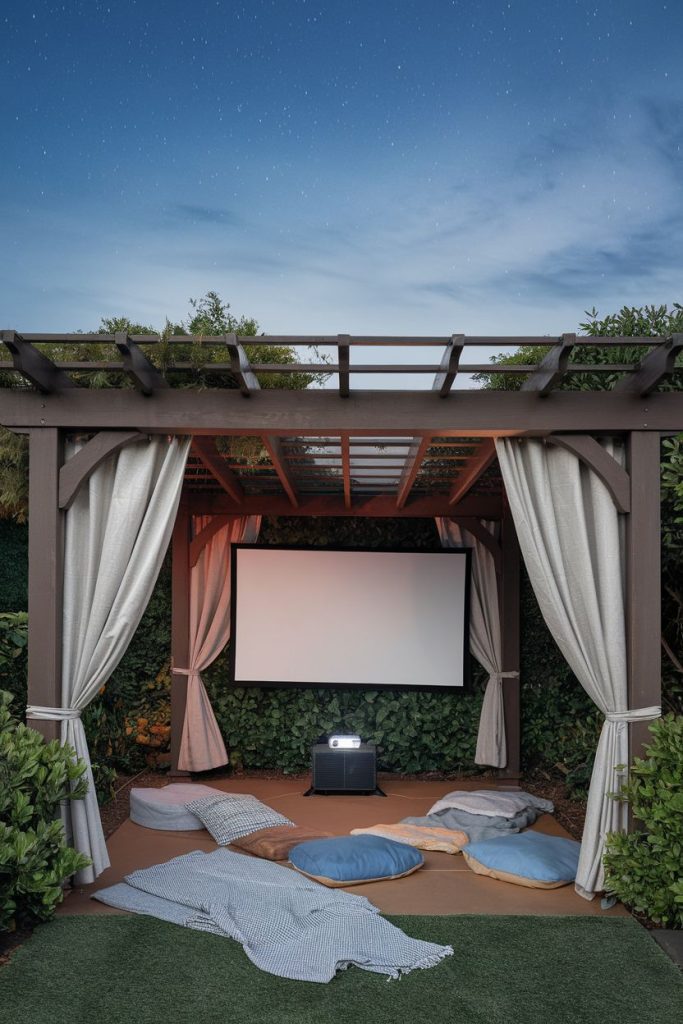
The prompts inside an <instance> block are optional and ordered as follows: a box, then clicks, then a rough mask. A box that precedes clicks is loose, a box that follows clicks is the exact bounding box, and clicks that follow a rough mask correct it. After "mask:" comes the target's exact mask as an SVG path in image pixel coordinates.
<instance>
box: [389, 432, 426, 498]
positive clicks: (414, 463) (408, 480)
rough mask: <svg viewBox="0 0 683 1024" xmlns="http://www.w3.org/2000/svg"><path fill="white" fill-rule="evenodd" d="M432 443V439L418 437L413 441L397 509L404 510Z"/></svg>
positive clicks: (400, 486) (399, 487) (404, 470)
mask: <svg viewBox="0 0 683 1024" xmlns="http://www.w3.org/2000/svg"><path fill="white" fill-rule="evenodd" d="M431 441H432V439H431V437H422V438H419V437H417V438H415V440H414V441H412V443H411V445H410V448H409V450H408V454H407V455H406V460H405V464H404V467H403V473H402V474H401V479H400V481H399V485H398V493H397V495H396V508H403V506H404V505H405V503H406V501H407V500H408V495H409V494H410V491H411V488H412V486H413V484H414V483H415V479H416V477H417V474H418V473H419V472H420V466H421V465H422V461H423V459H424V457H425V455H426V454H427V449H428V448H429V446H430V444H431Z"/></svg>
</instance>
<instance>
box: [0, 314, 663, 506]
mask: <svg viewBox="0 0 683 1024" xmlns="http://www.w3.org/2000/svg"><path fill="white" fill-rule="evenodd" d="M0 340H1V342H2V345H3V346H4V352H5V354H6V355H7V356H8V358H6V359H2V358H1V357H2V355H3V351H2V348H0V379H1V380H2V381H3V382H4V383H5V384H6V385H7V390H5V391H3V390H2V389H0V422H8V421H7V420H5V419H3V415H2V407H3V394H4V395H7V394H9V393H11V392H12V391H15V392H16V390H17V389H20V390H21V389H23V390H25V391H27V392H28V391H30V392H34V391H37V392H39V393H40V394H42V395H45V396H48V401H49V405H50V408H56V406H55V401H54V400H55V399H57V398H58V399H59V402H60V407H61V409H62V410H64V409H66V410H68V409H69V407H70V405H73V406H74V408H75V407H76V405H78V404H79V400H78V398H77V394H78V393H79V392H81V393H82V392H83V390H88V389H90V388H91V387H97V386H99V387H101V388H102V402H103V403H107V402H111V401H113V400H112V399H110V398H108V397H107V396H108V395H111V393H112V392H121V391H126V390H128V391H129V392H130V390H131V389H132V388H135V389H136V390H137V391H138V392H139V393H140V395H141V396H145V397H146V398H148V399H150V400H152V399H154V396H157V395H160V394H161V393H164V392H165V393H166V394H168V390H169V388H173V387H174V386H175V387H176V388H177V390H176V391H175V394H177V395H178V398H179V402H180V396H181V395H182V401H183V403H184V404H187V391H188V390H193V388H195V389H196V390H194V392H193V393H194V394H195V395H196V399H195V402H196V406H195V407H196V408H197V410H198V411H199V410H201V408H202V406H203V404H206V398H205V396H206V393H207V391H208V390H212V389H213V386H216V387H217V388H219V389H232V391H233V397H234V392H235V391H236V390H239V392H240V395H241V397H242V398H243V399H244V400H245V406H244V409H245V411H246V408H247V405H249V404H251V402H253V401H256V400H257V398H256V396H258V395H264V394H266V392H264V391H262V390H261V387H262V385H263V387H264V388H266V389H268V386H269V385H271V386H272V385H273V384H276V386H277V387H278V389H285V390H287V385H288V382H289V381H291V380H292V379H293V375H295V374H296V375H301V374H305V375H307V377H308V379H309V380H310V382H311V387H312V388H313V389H314V390H316V391H319V390H323V391H325V392H327V393H328V394H329V393H332V395H334V394H335V393H336V400H337V401H341V402H345V401H347V400H349V399H353V397H354V395H358V394H362V393H368V392H369V390H370V389H371V387H372V384H373V382H375V381H377V380H381V381H382V383H383V384H386V383H387V382H389V383H391V384H392V390H391V395H392V396H393V397H394V398H395V402H396V403H397V407H399V408H400V405H401V403H405V402H406V401H408V400H409V397H410V396H414V395H415V394H416V393H418V392H427V391H430V390H431V392H432V395H431V396H428V399H427V400H428V401H430V402H434V403H440V402H446V403H453V402H456V403H458V402H459V403H460V405H462V398H461V397H459V396H463V395H464V394H465V393H467V394H468V395H471V394H472V390H473V388H476V382H475V381H473V380H472V377H471V375H472V374H491V373H495V374H496V375H500V376H501V377H503V378H506V377H510V378H513V379H514V380H515V381H517V382H518V387H519V390H520V391H522V392H526V393H528V394H531V395H535V396H536V397H537V399H538V400H542V401H550V402H553V401H556V399H555V398H554V393H555V392H556V391H557V389H558V388H560V387H561V389H562V391H563V393H565V394H566V392H567V390H569V391H571V390H572V389H574V390H577V391H579V390H580V391H581V393H582V394H585V392H586V390H588V391H590V390H591V389H592V390H596V391H597V390H600V394H601V395H602V396H604V398H605V399H606V400H607V401H608V402H609V401H610V396H611V395H619V396H624V397H630V398H633V399H635V400H640V399H646V398H647V396H649V395H652V394H654V393H656V392H658V391H659V390H660V389H661V388H662V387H667V386H669V385H668V384H667V382H669V381H670V380H671V379H672V378H679V379H680V375H681V373H682V372H683V365H682V359H683V355H682V353H681V350H682V349H683V334H678V335H674V336H672V337H669V338H653V337H619V338H614V337H609V338H605V337H599V338H598V337H577V336H576V335H575V334H564V335H562V336H560V337H558V338H551V337H546V336H542V337H527V336H522V337H520V336H505V337H495V336H477V337H470V336H465V335H462V334H454V335H450V336H443V337H432V336H430V337H395V336H381V337H380V336H350V335H329V336H328V335H319V336H306V337H303V336H293V335H264V336H259V337H241V336H237V335H234V334H228V335H224V336H221V337H200V338H197V337H188V336H185V335H182V336H174V337H170V338H162V337H156V336H148V335H135V336H128V335H127V334H125V333H117V334H93V335H88V334H31V333H28V334H19V333H18V332H15V331H2V333H1V335H0ZM46 345H49V346H51V347H50V349H49V354H50V356H52V358H50V357H49V356H48V354H47V353H46V351H45V346H46ZM55 346H57V348H55ZM274 346H283V347H286V348H288V349H290V350H291V353H292V361H291V362H278V363H268V362H259V361H258V360H257V357H258V354H259V349H265V348H269V349H271V350H272V347H274ZM520 346H524V347H531V348H538V349H539V352H540V354H541V357H540V359H539V361H538V362H535V363H525V364H521V363H509V364H506V365H499V364H496V365H495V366H494V365H492V364H491V363H490V362H486V361H483V359H482V355H484V356H485V355H486V354H487V350H488V351H489V352H490V351H491V350H492V349H493V350H496V351H498V352H501V351H506V352H514V351H515V350H517V349H519V347H520ZM79 347H83V350H84V351H86V349H87V352H86V354H87V357H88V358H86V359H83V358H76V359H74V358H73V354H74V351H76V352H77V351H78V348H79ZM247 348H248V349H249V355H248V354H247ZM60 349H61V350H62V351H61V352H60ZM587 350H590V357H589V358H586V354H587ZM596 351H597V352H598V353H599V360H600V361H599V362H597V363H596V362H594V361H593V357H594V355H595V352H596ZM55 352H56V353H57V355H62V356H63V358H57V359H55V358H54V355H55ZM321 353H322V355H321ZM378 353H379V355H378ZM582 354H583V355H584V358H583V359H582ZM368 356H370V357H373V356H374V358H375V361H374V362H368V361H367V359H368ZM408 375H410V380H411V382H412V381H414V380H415V379H416V378H417V379H419V380H422V381H423V382H424V383H423V386H422V387H417V388H416V387H415V386H411V387H409V388H405V387H402V386H401V385H402V383H403V382H404V381H406V379H408ZM299 379H300V378H299ZM605 387H607V390H604V388H605ZM479 389H480V390H483V389H482V386H481V382H480V384H479ZM385 390H386V389H385ZM373 394H377V395H379V394H380V393H379V392H373ZM495 394H499V393H495ZM290 395H291V407H292V410H295V409H297V407H298V406H299V405H301V404H302V400H301V399H300V397H297V396H301V392H300V391H291V392H290ZM203 396H204V397H203ZM486 396H487V397H486V401H487V402H488V403H489V406H488V407H490V408H491V410H492V422H491V429H490V430H489V431H487V432H486V433H484V432H483V431H481V430H478V431H476V432H475V431H472V433H469V432H468V431H466V429H460V430H459V431H456V430H455V429H454V430H448V431H445V430H443V429H441V430H440V429H439V428H438V427H434V428H432V429H428V428H425V427H424V425H423V424H422V423H420V422H415V424H414V428H415V434H412V433H410V432H406V431H405V429H404V431H403V433H401V432H400V431H399V430H397V429H391V430H389V429H387V431H386V432H384V431H383V430H381V429H376V431H375V432H373V431H372V430H370V429H369V427H368V422H369V418H368V417H367V416H366V417H365V419H364V421H363V428H362V429H358V430H357V431H354V429H353V428H349V429H344V430H341V429H340V430H336V431H329V432H327V433H323V432H321V430H320V429H318V428H317V427H316V429H314V430H311V432H310V433H306V431H305V430H303V431H302V429H301V427H300V425H299V424H297V425H296V426H294V422H293V421H294V419H296V417H294V416H293V417H292V428H291V430H287V429H286V427H285V428H283V426H282V422H281V421H282V417H280V418H279V420H278V424H277V429H273V432H272V433H270V432H269V430H268V425H269V416H268V415H267V414H266V415H264V418H263V422H262V424H261V428H260V429H258V430H255V429H254V428H253V427H252V426H249V427H248V428H247V427H245V429H244V432H243V433H242V432H241V431H240V429H239V426H235V425H234V424H233V425H231V426H230V427H229V428H228V427H226V429H225V430H224V431H223V430H220V431H219V430H218V429H217V430H216V433H215V434H213V435H212V434H211V433H210V431H209V430H207V429H206V428H205V427H202V428H201V429H199V426H198V427H197V431H196V432H195V430H194V429H193V427H192V426H190V428H189V432H191V433H193V444H192V449H191V455H190V458H189V460H188V465H187V471H186V480H185V489H186V493H187V494H192V495H194V496H195V497H196V499H197V501H201V502H202V503H203V507H210V506H211V502H214V505H215V507H216V508H219V507H220V508H223V507H225V508H227V509H234V510H235V511H238V510H245V511H250V510H256V509H257V508H260V507H263V508H267V507H268V503H269V502H270V503H271V505H272V507H273V508H277V509H279V510H286V509H289V510H290V511H291V512H292V513H294V514H295V513H296V510H297V509H299V510H303V509H308V510H311V509H313V510H316V509H317V510H324V509H330V508H335V507H336V508H338V509H339V510H343V511H345V512H346V514H348V513H349V512H353V511H354V509H355V510H357V509H358V508H360V507H364V508H365V509H366V510H367V509H368V508H375V509H382V510H384V511H383V512H382V514H387V511H386V510H390V509H393V510H394V511H395V512H396V513H397V514H407V513H409V512H410V511H411V510H412V511H415V510H418V509H420V508H423V509H429V510H430V511H429V512H423V513H422V514H430V513H431V510H432V509H433V508H436V507H437V505H438V507H439V508H442V509H443V511H444V512H445V511H447V510H448V509H451V508H455V507H460V503H461V502H462V501H463V499H464V498H465V496H469V497H471V496H478V497H479V498H480V499H481V500H480V503H479V507H480V508H482V509H484V508H488V509H489V511H491V510H493V511H494V512H495V509H496V508H497V506H498V505H499V504H500V498H501V491H502V487H501V481H500V477H499V474H498V471H497V466H496V463H495V447H494V440H493V437H494V436H495V434H496V429H495V427H496V424H495V405H491V404H490V403H491V402H495V397H494V393H493V392H491V391H487V392H486ZM169 397H170V396H169ZM483 398H484V396H483V395H482V399H483ZM384 399H385V400H386V395H385V396H384ZM258 401H263V400H262V399H260V398H259V399H258ZM377 404H379V398H378V399H377ZM385 404H386V402H385ZM460 405H456V406H454V407H453V408H454V410H455V409H458V408H460ZM153 407H154V402H152V406H145V407H144V408H145V409H146V410H147V411H149V409H150V408H153ZM449 407H450V406H449ZM141 408H142V407H141ZM64 415H65V418H64V417H63V418H64V422H65V423H67V424H68V423H69V417H68V412H67V413H65V414H64ZM131 415H133V414H131ZM135 415H137V414H135ZM148 418H149V417H148V416H147V413H146V414H145V419H148ZM200 418H201V417H200ZM236 419H237V420H239V416H237V417H236ZM159 422H160V423H161V421H159ZM386 422H387V425H388V424H389V420H388V419H387V420H386ZM74 423H75V420H74ZM285 423H286V419H285ZM197 424H199V419H198V420H197ZM8 425H10V427H11V426H12V423H11V422H10V423H9V424H8ZM380 425H381V424H379V422H378V426H380ZM93 426H94V427H96V426H97V424H95V423H93ZM117 426H120V427H121V428H135V427H139V428H140V429H144V426H143V424H142V422H134V421H133V420H131V421H130V422H121V423H119V424H117ZM392 426H393V421H392ZM418 428H419V429H418ZM581 428H582V424H581V423H580V422H577V423H576V427H575V429H576V430H580V429H581ZM79 429H80V430H81V431H82V430H83V424H82V423H79ZM159 429H163V428H162V427H161V426H160V427H159ZM500 432H501V433H506V432H507V433H510V432H511V431H509V430H507V431H505V430H501V431H500ZM220 499H224V501H223V505H221V504H220ZM217 502H218V503H217ZM435 502H436V504H435ZM226 503H227V504H226ZM323 514H330V513H329V512H326V513H325V512H323Z"/></svg>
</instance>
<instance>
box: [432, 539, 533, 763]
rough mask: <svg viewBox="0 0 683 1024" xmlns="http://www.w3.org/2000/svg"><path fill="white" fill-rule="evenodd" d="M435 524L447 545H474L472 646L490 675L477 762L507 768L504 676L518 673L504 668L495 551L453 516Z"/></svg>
mask: <svg viewBox="0 0 683 1024" xmlns="http://www.w3.org/2000/svg"><path fill="white" fill-rule="evenodd" d="M482 525H483V526H484V528H485V529H486V530H488V531H489V533H490V534H491V535H492V536H494V535H495V528H496V526H495V523H494V522H488V521H485V520H482ZM436 526H437V529H438V531H439V537H440V538H441V544H442V545H443V547H445V548H455V547H471V548H472V580H471V587H470V650H471V651H472V654H473V655H474V657H475V658H476V659H477V661H478V662H479V664H480V665H481V666H482V668H483V669H484V670H485V671H486V672H488V674H489V679H488V683H487V684H486V690H485V692H484V701H483V703H482V706H481V715H480V717H479V731H478V734H477V749H476V752H475V755H474V760H475V761H476V763H477V764H487V765H493V766H494V767H495V768H504V767H505V765H506V764H507V745H506V741H505V713H504V709H503V682H502V681H503V679H505V678H507V677H510V678H511V677H513V676H514V677H515V678H516V677H517V675H518V673H517V672H503V670H502V664H503V662H502V648H501V634H500V606H499V604H498V577H497V575H496V565H495V562H494V560H493V555H492V554H491V552H490V551H489V549H488V548H487V547H486V545H485V544H483V543H482V542H481V541H480V540H479V538H478V537H476V536H475V535H474V534H471V533H469V531H467V530H465V529H463V528H461V527H460V526H459V524H458V523H455V522H454V521H453V520H452V519H437V520H436Z"/></svg>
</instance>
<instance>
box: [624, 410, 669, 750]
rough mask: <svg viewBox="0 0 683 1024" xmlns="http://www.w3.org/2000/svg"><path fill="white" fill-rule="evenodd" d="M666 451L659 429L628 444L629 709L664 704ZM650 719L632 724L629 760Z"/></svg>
mask: <svg viewBox="0 0 683 1024" xmlns="http://www.w3.org/2000/svg"><path fill="white" fill-rule="evenodd" d="M659 459H660V454H659V434H658V433H657V432H656V431H652V432H649V431H642V430H637V431H632V432H631V434H630V436H629V443H628V469H629V473H630V476H631V511H630V513H628V514H627V515H626V649H627V667H628V705H629V708H634V709H636V708H645V707H651V706H659V705H660V704H661V700H662V680H661V676H662V671H661V637H662V611H661V564H660V563H661V527H660V515H661V511H660V500H661V499H660V463H659ZM648 725H649V723H648V722H632V723H630V725H629V760H631V761H632V760H633V758H634V757H641V756H642V754H643V745H644V744H645V743H647V742H648V740H649V738H650V734H649V732H648Z"/></svg>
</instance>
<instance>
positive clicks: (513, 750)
mask: <svg viewBox="0 0 683 1024" xmlns="http://www.w3.org/2000/svg"><path fill="white" fill-rule="evenodd" d="M500 542H501V548H502V552H503V560H502V572H501V574H500V577H499V586H498V601H499V605H500V629H501V647H502V652H501V653H502V660H503V664H502V670H503V672H516V673H517V675H516V676H512V677H508V678H504V679H503V708H504V713H505V740H506V745H507V765H506V766H505V768H501V769H500V771H499V773H498V775H499V778H500V779H501V781H505V782H506V783H507V784H508V785H517V784H518V783H519V780H520V778H521V757H520V746H521V710H520V708H521V702H520V679H519V663H520V608H519V581H520V554H519V541H518V540H517V531H516V530H515V524H514V522H513V521H512V513H511V512H510V507H509V505H508V504H507V501H504V503H503V517H502V522H501V538H500Z"/></svg>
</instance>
